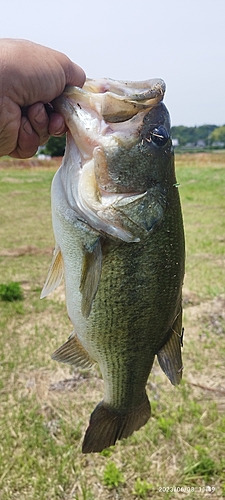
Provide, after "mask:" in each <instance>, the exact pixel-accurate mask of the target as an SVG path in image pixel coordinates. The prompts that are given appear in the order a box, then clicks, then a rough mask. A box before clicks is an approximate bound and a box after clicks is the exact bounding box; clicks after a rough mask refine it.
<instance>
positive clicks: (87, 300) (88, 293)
mask: <svg viewBox="0 0 225 500" xmlns="http://www.w3.org/2000/svg"><path fill="white" fill-rule="evenodd" d="M101 270H102V248H101V240H100V238H98V239H97V241H96V242H95V244H94V245H93V247H92V249H91V250H85V252H84V256H83V262H82V273H81V281H80V292H81V294H82V301H81V312H82V314H83V316H84V318H88V316H89V314H90V312H91V306H92V302H93V300H94V298H95V295H96V293H97V290H98V285H99V281H100V278H101Z"/></svg>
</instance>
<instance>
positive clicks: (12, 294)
mask: <svg viewBox="0 0 225 500" xmlns="http://www.w3.org/2000/svg"><path fill="white" fill-rule="evenodd" d="M0 300H5V301H8V302H13V301H14V300H23V291H22V289H21V286H20V284H19V283H15V282H14V281H12V282H11V283H8V284H4V283H0Z"/></svg>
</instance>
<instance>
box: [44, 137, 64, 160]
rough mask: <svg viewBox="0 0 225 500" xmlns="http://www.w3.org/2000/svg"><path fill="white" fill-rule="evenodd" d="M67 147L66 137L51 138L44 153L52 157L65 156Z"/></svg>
mask: <svg viewBox="0 0 225 500" xmlns="http://www.w3.org/2000/svg"><path fill="white" fill-rule="evenodd" d="M65 146H66V136H65V135H63V137H50V139H49V141H48V142H47V144H46V145H45V147H44V149H42V152H43V153H44V154H46V155H50V156H63V155H64V151H65Z"/></svg>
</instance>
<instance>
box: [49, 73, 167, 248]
mask: <svg viewBox="0 0 225 500" xmlns="http://www.w3.org/2000/svg"><path fill="white" fill-rule="evenodd" d="M164 93H165V83H164V81H163V80H161V79H152V80H146V81H143V82H126V81H115V80H111V79H104V78H103V79H99V80H91V79H88V80H87V82H86V83H85V85H84V87H83V88H82V89H80V88H78V87H66V89H65V91H64V93H63V94H62V95H61V96H60V97H58V98H57V99H56V100H55V101H54V102H53V105H54V109H55V110H56V111H57V112H59V113H60V114H61V115H62V116H63V117H64V119H65V122H66V124H67V127H68V134H67V148H66V153H65V160H64V167H65V168H67V170H68V168H69V170H70V172H71V170H72V167H71V164H73V166H74V167H73V174H74V175H73V180H72V179H70V181H69V184H70V188H69V189H66V191H67V193H68V192H69V191H70V195H68V196H69V197H70V206H73V207H74V208H75V209H76V210H77V211H78V212H79V213H80V215H81V212H82V213H83V215H84V212H85V216H86V218H85V217H84V218H85V220H86V221H88V223H89V224H90V225H91V226H92V227H95V228H97V229H99V227H98V225H97V227H96V218H95V224H94V222H93V220H92V219H91V218H90V217H89V215H90V211H91V212H92V213H95V214H98V217H99V214H100V213H103V212H102V211H101V208H100V205H101V207H103V206H104V207H106V208H108V207H109V206H112V204H114V208H115V201H118V200H121V199H123V198H124V197H125V198H127V197H134V196H139V195H143V194H144V193H145V192H146V191H147V190H148V189H152V188H153V187H154V186H155V185H158V184H160V183H161V184H165V183H166V182H167V181H166V178H167V170H168V169H167V168H166V167H165V163H166V165H168V163H169V162H170V160H171V157H172V156H173V152H172V142H171V138H170V117H169V113H168V111H167V109H166V107H165V105H164V104H163V102H162V100H163V97H164ZM71 151H73V153H71ZM66 159H67V161H66ZM68 163H70V167H68ZM65 168H64V170H65ZM67 178H68V175H67ZM75 179H76V181H75ZM71 185H73V186H74V188H73V193H72V191H71ZM67 187H68V182H67ZM72 198H73V200H72ZM106 208H105V209H104V210H106ZM105 213H106V212H105ZM88 214H89V215H88ZM104 216H105V214H104ZM104 216H103V218H104ZM122 239H123V238H122Z"/></svg>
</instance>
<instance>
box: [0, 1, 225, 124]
mask: <svg viewBox="0 0 225 500" xmlns="http://www.w3.org/2000/svg"><path fill="white" fill-rule="evenodd" d="M1 20H2V21H1V29H0V37H1V38H5V37H7V38H23V39H27V40H32V41H34V42H37V43H40V44H42V45H46V46H48V47H51V48H53V49H56V50H59V51H61V52H64V53H65V54H67V56H69V57H70V58H71V59H72V60H73V61H74V62H76V63H77V64H79V65H80V66H82V67H83V69H84V70H85V72H86V74H87V76H88V77H91V78H101V77H110V78H113V79H120V80H148V79H150V78H158V77H159V78H163V79H164V80H165V82H166V87H167V90H166V95H165V99H164V102H165V104H166V106H167V107H168V109H169V112H170V116H171V122H172V125H186V126H199V125H204V124H214V125H218V126H219V125H223V124H225V98H224V93H225V0H213V1H212V0H189V1H187V0H158V1H157V0H111V1H110V2H108V1H107V0H38V1H37V0H32V1H31V0H7V1H5V2H2V4H1Z"/></svg>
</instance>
